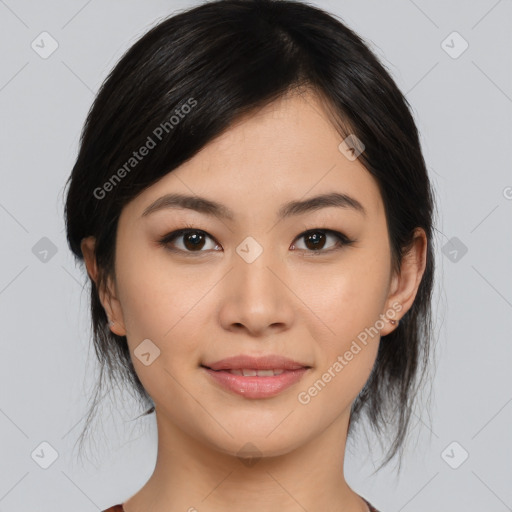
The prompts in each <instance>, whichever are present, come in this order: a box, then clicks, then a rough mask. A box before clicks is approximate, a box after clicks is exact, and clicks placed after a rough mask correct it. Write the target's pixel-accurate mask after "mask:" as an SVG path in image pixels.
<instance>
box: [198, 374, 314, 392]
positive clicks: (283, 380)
mask: <svg viewBox="0 0 512 512" xmlns="http://www.w3.org/2000/svg"><path fill="white" fill-rule="evenodd" d="M203 369H204V370H206V371H207V372H208V374H209V375H211V377H212V378H213V379H214V380H215V382H217V383H219V384H220V385H221V386H223V387H225V388H227V389H229V390H230V391H233V393H237V394H238V395H242V396H244V397H246V398H269V397H272V396H276V395H278V394H279V393H281V391H284V390H285V389H286V388H289V387H290V386H292V385H293V384H295V383H296V382H298V381H299V380H300V379H302V377H303V375H304V374H305V373H306V371H307V370H308V368H299V369H298V370H285V371H284V372H283V373H281V374H280V375H274V376H273V377H258V376H254V377H244V376H243V375H235V374H233V373H229V372H228V371H223V370H219V371H215V370H211V369H210V368H206V367H203Z"/></svg>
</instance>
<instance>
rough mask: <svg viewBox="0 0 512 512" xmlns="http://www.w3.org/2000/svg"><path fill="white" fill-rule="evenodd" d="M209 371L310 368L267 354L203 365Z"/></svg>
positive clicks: (242, 356)
mask: <svg viewBox="0 0 512 512" xmlns="http://www.w3.org/2000/svg"><path fill="white" fill-rule="evenodd" d="M203 366H206V367H207V368H210V369H211V370H243V369H254V370H274V369H275V370H280V369H282V370H298V369H300V368H310V366H309V365H307V364H303V363H299V362H297V361H293V360H292V359H289V358H287V357H284V356H280V355H275V354H268V355H265V356H259V357H256V356H250V355H243V354H242V355H238V356H233V357H227V358H225V359H221V360H219V361H215V362H214V363H208V364H203Z"/></svg>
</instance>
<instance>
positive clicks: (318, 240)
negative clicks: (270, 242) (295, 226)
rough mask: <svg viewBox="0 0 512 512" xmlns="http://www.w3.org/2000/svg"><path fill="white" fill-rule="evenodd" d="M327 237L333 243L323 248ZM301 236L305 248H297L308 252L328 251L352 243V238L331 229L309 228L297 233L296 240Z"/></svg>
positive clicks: (294, 245) (294, 246)
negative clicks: (299, 233)
mask: <svg viewBox="0 0 512 512" xmlns="http://www.w3.org/2000/svg"><path fill="white" fill-rule="evenodd" d="M329 237H330V238H331V239H333V240H334V243H333V244H331V246H330V247H328V248H327V249H325V245H326V241H327V240H328V239H329ZM301 238H303V239H304V240H305V246H306V248H305V249H303V248H302V247H298V249H300V250H306V251H308V252H330V251H333V250H336V249H339V248H341V247H343V246H345V245H350V244H352V243H354V240H350V239H349V238H348V237H347V236H346V235H344V234H343V233H340V232H338V231H334V230H332V229H310V230H308V231H305V232H304V233H302V234H301V235H299V236H298V237H297V240H299V239H301ZM292 248H296V244H293V245H292Z"/></svg>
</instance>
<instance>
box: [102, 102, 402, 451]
mask: <svg viewBox="0 0 512 512" xmlns="http://www.w3.org/2000/svg"><path fill="white" fill-rule="evenodd" d="M341 141H342V137H340V135H339V134H338V132H337V131H336V130H335V128H334V127H333V126H332V125H331V124H330V123H329V121H328V116H327V115H326V113H325V111H324V110H323V109H322V106H321V104H320V103H319V102H318V101H317V100H316V99H315V97H314V96H312V95H306V96H299V95H295V96H289V97H286V98H282V99H280V100H279V101H277V102H275V103H273V104H272V105H270V106H268V107H266V108H265V109H263V110H261V111H259V112H258V113H257V114H252V115H250V116H247V117H245V118H243V120H242V121H239V122H238V123H236V124H235V125H233V126H232V127H231V128H230V129H229V130H228V131H226V132H225V133H224V134H223V135H222V136H220V137H219V138H217V139H216V140H214V141H213V142H211V143H210V144H209V145H208V146H206V147H204V148H203V150H202V151H200V152H199V153H198V154H197V155H196V156H195V157H194V158H192V159H191V160H189V161H188V162H186V163H185V164H183V165H182V166H180V167H179V168H178V169H176V170H174V171H172V172H170V173H169V174H167V175H166V176H165V177H163V178H162V179H161V180H160V181H159V182H157V183H156V184H154V185H153V186H151V187H150V188H147V189H146V190H144V191H143V193H141V194H140V195H139V196H137V198H136V199H134V200H133V201H132V202H131V203H129V204H128V205H127V206H126V207H125V208H124V210H123V211H122V214H121V216H120V219H119V225H118V232H117V240H116V244H117V245H116V261H115V267H116V285H115V291H114V292H113V294H114V300H113V302H111V304H113V306H112V309H110V310H109V311H110V314H111V316H113V317H114V320H115V321H116V326H117V329H118V330H115V332H117V333H118V334H125V335H126V336H127V341H128V344H129V347H130V353H131V354H132V359H133V363H134V366H135V370H136V372H137V374H138V376H139V378H140V380H141V382H142V384H143V385H144V387H145V389H146V390H147V392H148V393H149V395H150V396H151V397H152V398H153V400H154V402H155V404H156V410H157V415H159V421H160V422H163V423H166V424H168V425H172V427H173V428H175V429H179V430H181V431H182V432H186V433H187V434H188V435H190V436H191V438H193V439H195V440H196V441H198V442H201V443H204V444H206V445H208V446H211V447H215V448H216V449H217V450H219V451H221V452H224V453H232V454H234V453H238V451H239V450H240V447H241V446H243V445H244V444H245V443H247V442H251V443H253V444H254V445H255V446H257V448H258V449H259V450H260V452H261V453H263V454H265V455H278V454H283V453H286V452H289V451H290V450H292V449H294V448H296V447H298V446H300V445H302V444H304V443H306V442H307V441H309V440H312V439H313V438H315V437H316V436H318V435H320V433H321V432H323V431H324V430H325V428H326V427H327V426H328V425H330V424H331V423H332V422H333V421H335V420H336V419H337V418H341V417H345V418H348V414H349V410H350V405H351V404H352V402H353V401H354V399H355V398H356V396H357V395H358V393H359V392H360V390H361V389H362V387H363V386H364V384H365V382H366V381H367V379H368V376H369V374H370V371H371V369H372V367H373V364H374V362H375V358H376V354H377V349H378V345H379V342H380V336H381V335H385V334H387V333H388V332H390V331H391V330H392V329H393V326H392V325H390V324H389V323H388V322H387V321H382V315H387V316H388V317H389V318H399V317H400V316H401V315H400V314H396V316H395V313H396V311H398V310H399V309H400V308H401V307H402V306H401V305H400V304H399V302H400V301H398V302H397V300H396V298H397V296H393V295H392V293H391V292H393V291H394V283H395V280H394V276H393V275H392V272H391V255H390V246H389V242H388V230H387V224H386V218H385V213H384V205H383V202H382V199H381V196H380V193H379V190H378V187H377V183H376V182H375V180H374V179H373V177H372V176H371V175H370V173H369V172H368V171H367V170H366V169H365V168H364V167H363V166H362V164H361V163H360V162H359V161H358V159H355V160H353V159H349V158H347V157H346V156H345V154H344V153H342V152H341V151H340V149H338V146H339V145H340V143H341ZM168 194H180V195H186V196H192V197H195V198H196V199H197V198H204V199H206V200H208V201H210V202H214V203H217V208H214V207H212V205H211V204H210V205H207V206H204V205H203V206H204V207H202V208H201V207H199V206H197V205H194V204H193V203H192V202H191V201H189V202H188V203H181V204H177V202H176V201H174V202H173V201H168V202H167V203H165V201H162V200H161V198H163V197H164V196H166V195H168ZM335 194H337V195H335ZM324 195H326V196H327V195H330V196H331V199H330V201H323V202H322V201H321V200H316V201H313V198H315V197H317V196H324ZM344 196H349V198H351V200H350V199H349V200H347V199H346V197H345V199H344ZM294 202H298V203H297V204H296V205H292V206H290V204H291V203H294ZM357 203H359V204H360V208H357V207H355V206H354V205H355V204H357ZM286 205H288V207H287V206H286ZM196 207H197V209H196ZM146 210H149V212H148V213H146V214H144V212H145V211H146ZM179 230H186V231H185V232H184V233H183V232H181V233H180V232H178V231H179ZM393 299H395V300H393ZM397 304H398V306H397ZM395 310H396V311H395ZM144 340H145V341H144ZM239 355H248V356H254V357H260V356H269V355H275V356H282V357H285V358H288V359H290V360H292V361H294V362H296V363H299V366H301V367H303V369H302V370H300V369H299V370H295V371H291V370H288V371H286V372H283V374H281V375H280V376H279V375H277V376H273V377H271V376H267V377H265V376H243V375H242V376H240V375H238V376H237V375H233V374H232V373H231V372H228V371H224V372H214V371H213V370H210V371H209V370H207V369H206V368H205V366H209V365H213V363H215V362H217V361H219V360H222V359H225V358H229V357H232V356H239ZM272 364H274V367H276V368H278V369H279V368H280V367H283V366H284V365H283V364H281V363H279V362H274V363H272ZM245 365H246V366H245ZM233 366H236V365H233ZM243 367H244V368H251V366H250V363H244V366H243ZM304 367H305V369H304ZM214 373H216V374H217V375H216V376H215V375H214ZM259 378H261V379H262V381H260V383H258V382H256V379H259ZM243 379H245V382H243ZM226 382H231V384H230V385H231V387H229V386H228V385H227V384H226Z"/></svg>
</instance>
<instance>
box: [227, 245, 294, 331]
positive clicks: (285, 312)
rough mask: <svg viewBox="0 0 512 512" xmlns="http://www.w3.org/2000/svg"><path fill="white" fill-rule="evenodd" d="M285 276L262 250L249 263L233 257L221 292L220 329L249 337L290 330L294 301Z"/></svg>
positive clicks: (284, 270) (277, 264)
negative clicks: (231, 265) (243, 333)
mask: <svg viewBox="0 0 512 512" xmlns="http://www.w3.org/2000/svg"><path fill="white" fill-rule="evenodd" d="M287 274H289V272H288V273H287V272H286V269H285V267H284V265H283V264H282V263H279V261H278V259H277V258H276V257H275V256H274V257H273V256H272V253H271V251H270V250H263V252H262V253H261V254H260V255H259V256H258V257H257V258H256V259H255V260H254V261H252V262H250V260H247V261H246V260H245V259H244V258H243V257H239V256H238V255H235V257H234V260H233V268H232V270H231V271H230V272H229V273H228V275H227V276H226V279H224V281H223V289H222V292H221V297H222V299H221V300H222V303H221V307H220V312H219V315H220V322H221V325H222V327H223V329H225V330H228V331H232V332H242V331H245V332H246V333H247V334H249V335H251V336H253V337H265V336H267V335H271V334H276V333H277V332H281V331H285V330H288V329H290V328H291V326H292V324H293V322H294V315H295V314H296V313H295V312H296V311H297V308H296V307H295V308H294V300H295V301H296V300H297V299H296V298H295V296H294V295H293V293H292V292H291V291H290V289H289V285H288V286H287V281H289V280H290V278H289V275H287ZM295 306H296V304H295Z"/></svg>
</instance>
